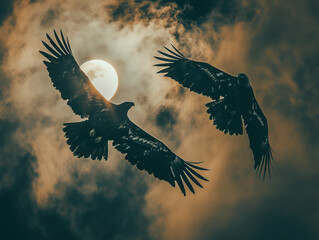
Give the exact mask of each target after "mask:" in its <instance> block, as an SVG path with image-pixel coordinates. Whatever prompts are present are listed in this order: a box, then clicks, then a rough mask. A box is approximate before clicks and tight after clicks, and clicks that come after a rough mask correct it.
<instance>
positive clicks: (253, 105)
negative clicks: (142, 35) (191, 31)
mask: <svg viewBox="0 0 319 240" xmlns="http://www.w3.org/2000/svg"><path fill="white" fill-rule="evenodd" d="M172 47H173V49H169V48H167V47H164V48H165V49H166V50H167V52H162V51H158V52H159V53H160V54H161V55H162V56H161V57H157V56H155V58H156V59H158V60H160V61H162V62H163V63H159V64H156V65H155V66H158V67H162V69H161V70H160V71H158V72H157V73H164V76H165V77H170V78H172V79H174V80H176V81H177V82H179V83H180V84H181V85H182V86H184V87H186V88H189V89H190V90H191V91H194V92H196V93H198V94H202V95H204V96H207V97H210V98H211V99H212V100H213V101H212V102H209V103H207V104H206V106H207V107H208V110H207V112H208V114H210V117H209V118H210V119H211V120H213V124H214V125H216V128H217V129H219V130H220V131H223V132H224V133H225V134H227V133H229V134H230V135H233V134H235V135H238V134H240V135H241V134H243V122H242V119H243V120H244V125H245V129H246V132H247V134H248V138H249V142H250V148H251V150H252V152H253V155H254V159H255V166H254V168H255V169H256V171H257V173H258V174H259V176H261V175H263V178H265V175H266V172H268V174H269V177H270V168H271V164H272V161H273V156H272V148H271V146H270V144H269V137H268V125H267V119H266V117H265V115H264V114H263V112H262V111H261V108H260V106H259V104H258V102H257V100H256V98H255V96H254V92H253V89H252V87H251V86H250V83H249V79H248V77H247V76H246V75H245V74H244V73H239V74H238V76H237V77H235V76H232V75H230V74H228V73H226V72H224V71H221V70H219V69H218V68H215V67H213V66H211V65H210V64H208V63H205V62H197V61H193V60H190V59H188V58H186V57H185V56H184V55H183V54H182V53H181V52H180V51H178V50H177V49H176V48H175V47H174V46H173V45H172Z"/></svg>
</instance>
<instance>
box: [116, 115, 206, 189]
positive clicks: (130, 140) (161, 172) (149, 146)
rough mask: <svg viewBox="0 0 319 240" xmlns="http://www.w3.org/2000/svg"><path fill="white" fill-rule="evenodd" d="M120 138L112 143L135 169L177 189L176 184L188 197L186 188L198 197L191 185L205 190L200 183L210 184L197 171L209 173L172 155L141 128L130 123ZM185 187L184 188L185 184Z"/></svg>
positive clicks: (164, 146)
mask: <svg viewBox="0 0 319 240" xmlns="http://www.w3.org/2000/svg"><path fill="white" fill-rule="evenodd" d="M119 132H120V134H119V135H118V137H117V138H115V139H113V145H114V146H115V148H116V149H117V150H118V151H120V152H121V153H123V154H126V156H125V159H127V160H128V161H129V162H130V163H131V164H132V165H136V166H137V168H138V169H140V170H145V171H147V172H148V173H149V174H153V175H154V177H156V178H158V179H160V180H165V181H167V182H168V183H170V184H171V185H172V186H173V187H175V181H176V182H177V184H178V186H179V188H180V190H181V191H182V193H183V194H184V195H186V191H185V187H184V184H186V186H187V187H188V188H189V190H190V191H191V192H193V193H195V191H194V188H193V186H192V184H191V181H192V182H193V183H195V184H196V185H198V186H199V187H202V185H201V184H200V183H199V181H198V180H197V179H196V178H198V179H201V180H204V181H208V180H207V179H206V178H204V177H203V176H201V175H200V174H198V173H197V172H196V171H195V169H196V170H207V169H205V168H201V167H198V166H196V164H198V163H192V162H187V161H184V160H183V159H181V158H180V157H178V156H177V155H176V154H175V153H173V152H172V151H171V150H170V149H169V148H168V147H167V146H166V145H164V144H163V143H162V142H161V141H159V140H158V139H156V138H154V137H153V136H151V135H150V134H148V133H147V132H145V131H144V130H142V129H141V128H140V127H138V126H137V125H135V124H134V123H133V122H131V121H130V120H129V119H127V120H126V121H125V122H124V123H123V124H122V125H121V126H120V128H119ZM183 183H184V184H183Z"/></svg>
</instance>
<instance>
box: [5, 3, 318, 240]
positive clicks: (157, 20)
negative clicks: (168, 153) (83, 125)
mask: <svg viewBox="0 0 319 240" xmlns="http://www.w3.org/2000/svg"><path fill="white" fill-rule="evenodd" d="M12 6H14V8H13V11H11V10H10V9H9V10H8V11H7V12H6V13H5V14H4V15H2V16H4V17H3V19H5V20H3V22H2V25H1V27H0V30H1V32H2V33H3V34H2V35H1V36H0V43H1V44H0V49H1V55H0V56H1V72H0V74H1V86H0V93H1V95H0V101H1V105H0V106H1V107H0V114H1V117H0V119H1V121H0V126H1V128H0V133H1V135H0V136H1V138H0V143H2V144H0V145H1V147H0V151H1V162H0V171H1V179H0V195H1V196H0V199H1V201H2V204H0V206H2V207H3V209H2V210H3V211H2V212H4V213H5V216H6V219H8V220H7V221H6V222H4V223H3V224H4V225H2V226H5V232H4V233H5V234H11V235H10V236H11V238H13V239H14V238H16V239H18V238H21V236H22V235H23V236H26V237H24V238H25V239H28V238H29V239H56V238H59V237H60V238H61V236H68V237H69V239H105V238H108V239H127V238H130V239H212V238H219V239H234V238H239V239H241V238H243V239H266V238H267V239H269V238H271V239H300V238H302V237H303V238H305V239H316V237H318V232H317V231H316V226H315V223H316V222H317V221H318V208H317V206H316V205H317V204H316V202H317V201H318V196H319V193H318V191H317V190H316V187H315V183H316V182H318V177H317V176H318V170H317V169H318V161H317V158H318V156H319V152H318V150H317V149H319V148H318V141H317V138H318V127H317V124H316V123H317V122H318V116H319V115H318V113H319V111H318V107H317V106H316V105H315V103H316V102H318V101H317V100H318V96H319V95H318V83H317V81H315V79H317V78H318V74H319V73H318V69H317V67H316V64H315V63H316V62H318V61H317V55H316V54H314V53H315V52H317V48H318V45H317V42H318V40H319V36H318V33H317V32H316V31H313V29H315V27H316V26H317V22H318V21H317V20H318V19H317V18H318V17H317V15H316V9H318V4H317V3H316V2H315V1H307V2H306V3H299V2H297V1H294V3H291V4H290V5H287V4H283V3H280V2H273V3H268V2H265V1H257V2H255V1H229V2H227V3H226V2H225V1H211V2H210V3H209V4H206V5H205V4H204V1H176V2H175V3H171V1H164V0H162V1H108V2H104V1H94V2H78V1H67V2H63V1H55V2H49V1H38V2H28V1H17V2H16V3H15V4H14V5H12ZM7 16H9V17H7ZM305 26H309V27H308V28H306V27H305ZM54 28H55V29H60V28H62V29H63V31H64V33H65V34H66V35H68V37H69V39H70V42H71V47H72V50H73V53H74V55H75V57H76V59H77V61H78V63H79V64H81V63H83V62H85V61H87V60H90V59H93V58H96V59H105V60H107V61H109V62H110V63H111V64H112V65H113V66H115V68H116V69H117V71H118V74H119V78H120V81H121V82H120V87H119V90H118V93H117V94H116V96H115V97H114V99H113V101H114V102H116V103H119V102H122V101H134V102H135V103H136V107H134V108H132V109H131V110H130V112H129V116H130V118H131V119H132V120H133V121H134V122H136V123H137V124H138V125H140V126H141V127H142V128H143V129H145V130H146V131H147V132H150V133H151V134H152V135H154V136H156V137H158V138H159V139H161V140H163V142H164V143H165V144H167V145H168V146H169V147H171V149H172V150H173V151H174V152H176V153H177V154H178V155H180V156H181V157H182V158H183V159H185V160H188V161H205V163H203V165H204V166H205V167H207V168H209V169H210V171H208V172H205V173H204V175H205V177H207V178H208V179H210V182H208V183H204V187H205V189H201V188H196V189H195V191H196V195H190V194H188V195H187V197H186V198H185V197H183V196H182V194H180V192H179V191H178V189H172V188H171V187H170V186H169V185H168V184H167V183H164V182H160V181H157V180H154V179H153V177H152V176H149V175H148V174H147V173H145V172H141V171H139V170H138V169H136V167H134V166H131V165H130V164H129V163H128V162H127V161H126V160H124V159H123V155H121V154H120V153H118V152H117V151H116V150H114V149H113V148H112V147H111V146H110V156H109V160H108V161H107V162H104V161H102V162H97V161H91V160H88V159H76V158H75V157H73V156H72V153H71V152H70V151H69V149H68V146H67V144H66V143H65V139H64V137H63V132H62V130H61V127H62V123H63V122H72V121H79V118H78V117H76V116H74V114H73V113H72V111H71V110H70V108H69V107H68V106H67V104H66V103H65V102H64V101H63V100H62V99H61V98H60V95H59V93H58V92H57V91H56V90H55V89H54V88H53V87H52V85H51V82H50V80H49V77H48V74H47V71H46V69H45V67H44V65H43V64H42V61H43V59H42V57H41V55H40V54H38V51H39V50H41V49H44V48H43V46H41V40H44V39H45V33H47V32H48V33H52V30H53V29H54ZM169 43H173V44H174V45H176V46H177V47H178V48H179V49H180V50H181V51H182V52H183V54H184V55H186V56H187V57H190V58H192V59H195V60H200V61H206V62H209V63H211V64H213V65H214V66H216V67H219V68H221V69H222V70H224V71H226V72H229V73H231V74H234V75H236V74H237V73H238V72H245V73H247V74H248V76H249V77H250V81H251V84H252V86H253V88H254V91H255V94H256V97H257V99H258V100H259V103H260V105H261V107H262V109H263V111H264V113H265V115H266V116H267V119H268V124H269V135H270V141H271V144H272V146H273V148H274V149H275V151H276V152H277V155H276V162H277V168H275V169H274V174H273V178H272V179H271V180H265V181H260V180H258V179H257V178H256V176H255V175H254V172H253V159H252V154H251V152H250V149H249V143H248V139H247V136H246V135H244V136H238V137H235V136H233V137H230V136H226V135H224V134H223V133H220V132H218V131H217V130H216V129H215V127H214V126H213V125H212V122H211V121H210V120H209V119H208V115H207V113H206V108H205V106H204V104H205V103H207V102H209V101H210V99H208V98H206V97H203V96H199V95H197V94H195V93H193V92H190V91H188V90H185V89H183V88H181V87H180V86H179V85H178V84H177V83H175V82H173V81H172V80H170V79H164V78H163V76H161V75H156V74H155V73H156V71H157V69H155V67H153V64H155V63H156V60H155V59H153V56H154V55H156V50H157V49H161V48H162V46H163V45H166V46H169ZM5 206H9V207H5ZM26 223H28V224H26ZM10 226H16V229H19V231H13V230H12V228H11V227H10ZM123 229H125V231H124V230H123ZM301 233H302V235H301Z"/></svg>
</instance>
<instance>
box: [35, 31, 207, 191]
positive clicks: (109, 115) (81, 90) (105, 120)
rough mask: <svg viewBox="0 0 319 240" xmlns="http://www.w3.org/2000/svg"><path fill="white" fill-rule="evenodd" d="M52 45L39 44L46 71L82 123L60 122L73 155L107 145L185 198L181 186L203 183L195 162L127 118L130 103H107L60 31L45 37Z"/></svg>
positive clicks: (102, 150) (99, 154)
mask: <svg viewBox="0 0 319 240" xmlns="http://www.w3.org/2000/svg"><path fill="white" fill-rule="evenodd" d="M46 36H47V38H48V41H49V43H50V44H51V46H50V45H49V44H48V43H46V42H43V44H44V46H45V47H46V48H47V50H48V51H49V52H48V53H47V52H43V51H40V53H41V54H42V55H43V56H44V57H46V58H47V60H45V61H44V64H45V65H46V67H47V70H48V72H49V76H50V77H51V81H52V83H53V86H54V87H55V88H56V89H57V90H59V91H60V93H61V97H62V98H63V99H64V100H66V101H67V103H68V105H69V106H70V107H71V108H72V110H73V112H74V113H75V114H77V115H79V116H81V117H82V118H86V120H84V121H82V122H73V123H64V126H65V127H64V128H63V131H64V132H65V136H66V138H67V143H68V144H69V145H70V150H71V151H72V152H73V154H74V155H75V156H77V157H85V158H89V157H90V158H92V159H93V160H95V159H99V160H101V159H102V158H104V159H105V160H107V156H108V141H113V146H114V147H115V148H116V149H117V150H118V151H120V152H121V153H123V154H125V158H126V159H127V160H128V161H129V162H130V163H131V164H132V165H136V166H137V168H139V169H140V170H145V171H147V172H148V173H149V174H153V175H154V177H156V178H158V179H161V180H165V181H167V182H168V183H170V184H171V185H172V186H173V187H175V182H177V184H178V186H179V188H180V190H181V191H182V193H183V194H184V195H185V194H186V191H185V186H184V184H185V185H186V186H187V187H188V188H189V190H190V191H191V192H193V193H195V191H194V188H193V186H192V184H191V182H193V183H195V184H196V185H198V186H199V187H202V185H201V184H200V183H199V181H198V179H201V180H205V181H207V179H206V178H204V177H203V176H201V175H200V174H199V173H198V172H197V171H196V170H207V169H204V168H201V167H199V166H197V165H196V164H198V163H193V162H187V161H184V160H183V159H181V158H180V157H179V156H177V155H176V154H175V153H173V152H172V151H171V150H170V149H169V148H168V147H167V146H166V145H165V144H163V143H162V142H161V141H159V140H158V139H156V138H155V137H153V136H151V135H150V134H148V133H147V132H145V131H144V130H143V129H141V128H140V127H138V126H137V125H135V124H134V123H133V122H132V121H131V120H130V119H129V117H128V115H127V113H128V110H129V109H130V108H131V107H132V106H134V103H133V102H124V103H121V104H119V105H117V104H114V103H111V102H110V101H108V100H106V99H105V98H104V97H103V96H102V95H101V94H100V92H99V91H97V89H96V88H95V87H94V86H93V84H92V83H91V81H90V79H89V78H88V76H87V75H86V74H85V73H84V72H83V71H82V70H81V69H80V67H79V65H78V64H77V62H76V60H75V59H74V57H73V54H72V50H71V47H70V43H69V40H68V39H67V38H64V36H63V33H62V31H61V36H60V37H59V36H58V35H57V33H56V32H55V31H54V36H55V41H54V40H53V39H52V38H51V37H50V36H49V35H48V34H47V35H46Z"/></svg>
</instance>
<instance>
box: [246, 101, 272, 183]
mask: <svg viewBox="0 0 319 240" xmlns="http://www.w3.org/2000/svg"><path fill="white" fill-rule="evenodd" d="M243 119H244V124H245V126H246V132H247V134H248V138H249V143H250V148H251V150H252V152H253V154H254V159H255V166H254V168H255V169H256V171H257V173H259V176H261V175H263V178H265V176H266V173H267V172H268V174H269V177H270V168H271V167H272V162H273V156H272V148H271V146H270V144H269V137H268V125H267V119H266V117H265V115H264V114H263V112H262V110H261V108H260V106H259V104H258V102H257V101H256V99H255V97H254V96H253V100H252V106H251V111H248V112H247V113H245V114H243Z"/></svg>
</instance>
